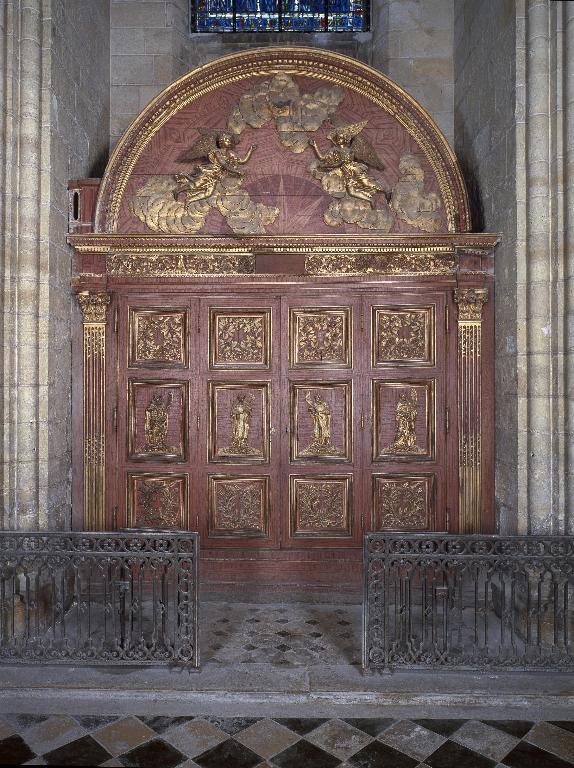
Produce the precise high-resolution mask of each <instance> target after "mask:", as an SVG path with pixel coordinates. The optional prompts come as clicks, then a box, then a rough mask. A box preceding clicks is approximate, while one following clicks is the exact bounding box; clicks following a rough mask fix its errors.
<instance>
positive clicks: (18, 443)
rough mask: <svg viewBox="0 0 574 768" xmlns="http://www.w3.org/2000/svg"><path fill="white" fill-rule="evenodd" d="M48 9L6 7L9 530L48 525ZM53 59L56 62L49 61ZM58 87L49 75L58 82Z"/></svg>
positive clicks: (32, 1) (5, 461) (2, 224)
mask: <svg viewBox="0 0 574 768" xmlns="http://www.w3.org/2000/svg"><path fill="white" fill-rule="evenodd" d="M45 7H46V3H45V2H43V0H26V2H23V1H22V0H13V2H11V1H10V0H8V1H7V2H6V1H5V2H4V3H3V5H2V9H1V13H0V16H1V17H2V22H3V27H2V29H1V30H0V32H1V41H0V46H1V48H2V54H3V55H2V59H1V60H2V61H3V62H6V67H5V70H4V72H3V73H2V74H1V75H0V77H1V78H2V84H1V93H0V96H1V99H2V102H1V104H0V112H3V113H4V118H3V120H2V136H1V144H2V147H3V150H2V155H1V157H0V173H1V178H0V186H1V190H2V208H1V211H0V216H1V218H0V237H1V243H0V245H1V248H2V251H3V254H4V265H3V274H2V278H3V284H2V315H1V317H2V326H1V335H2V344H3V347H2V371H1V376H2V414H1V421H2V435H3V437H2V445H1V450H2V455H1V465H0V466H1V473H2V474H1V478H0V479H1V486H2V507H1V512H2V513H1V515H0V526H1V527H3V528H9V529H17V528H23V529H26V528H38V527H46V526H47V524H48V521H47V517H46V514H47V501H46V499H47V494H48V478H47V474H48V473H47V468H48V432H47V429H46V428H45V426H46V420H47V409H46V407H45V406H46V398H45V394H46V391H47V388H48V367H47V360H46V357H47V354H48V350H47V346H48V345H47V337H46V327H47V320H46V317H47V313H48V308H49V307H48V285H47V283H48V276H47V274H46V272H45V266H46V250H47V228H48V216H47V210H48V205H49V171H48V170H47V169H46V165H45V163H46V159H45V157H44V153H45V151H46V147H47V146H48V148H49V135H46V133H45V132H44V133H43V131H42V125H43V123H44V122H49V120H48V119H47V111H48V112H49V100H47V99H46V81H45V73H46V71H48V72H49V51H48V52H46V49H45V48H44V40H43V34H44V31H45V19H44V11H45ZM47 57H48V60H47ZM48 79H49V76H48Z"/></svg>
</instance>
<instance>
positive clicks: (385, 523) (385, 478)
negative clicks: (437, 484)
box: [373, 474, 434, 531]
mask: <svg viewBox="0 0 574 768" xmlns="http://www.w3.org/2000/svg"><path fill="white" fill-rule="evenodd" d="M433 527H434V475H432V474H421V475H415V474H413V475H406V474H405V475H401V474H388V475H387V474H380V475H373V530H374V531H384V530H398V531H428V530H431V529H432V528H433Z"/></svg>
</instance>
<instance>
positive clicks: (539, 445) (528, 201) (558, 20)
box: [516, 0, 574, 534]
mask: <svg viewBox="0 0 574 768" xmlns="http://www.w3.org/2000/svg"><path fill="white" fill-rule="evenodd" d="M517 10H518V12H519V14H521V13H523V16H520V15H519V16H518V19H517V22H518V26H517V34H521V35H523V46H522V45H519V44H518V43H520V42H521V41H520V40H519V41H517V52H518V58H517V103H518V105H520V106H521V107H522V106H523V109H524V122H523V125H521V124H520V123H519V124H518V126H517V128H518V131H519V133H518V136H519V141H517V154H516V169H517V186H516V189H517V275H516V279H517V327H518V335H517V353H518V354H517V374H518V500H517V511H518V516H517V529H518V531H519V532H520V533H527V532H531V533H556V534H558V533H565V532H567V531H568V530H571V526H572V515H573V512H572V510H573V508H574V496H573V493H574V487H573V486H572V483H571V482H569V481H568V471H570V472H571V471H572V447H571V443H572V435H573V433H572V425H571V424H570V425H568V419H569V418H570V420H571V419H572V392H570V393H568V369H569V367H570V370H571V365H572V356H571V341H570V352H569V350H568V344H569V342H568V333H567V330H566V323H567V321H568V312H569V309H568V306H569V299H568V294H569V291H570V292H571V290H572V289H571V282H569V279H568V276H569V275H572V269H573V268H572V264H573V259H572V256H573V249H572V245H571V242H569V232H568V220H569V219H571V213H569V209H568V204H567V202H568V201H567V198H568V194H566V195H565V189H566V190H567V189H568V188H569V185H571V184H572V181H573V180H574V177H573V176H572V174H571V171H570V168H569V167H568V162H567V156H568V155H571V154H572V150H571V149H568V142H567V140H566V138H567V137H566V136H565V134H564V117H565V115H564V110H565V106H566V105H565V101H566V99H567V98H568V95H569V94H570V93H571V92H572V89H573V88H574V80H573V79H572V76H571V70H572V61H569V58H570V59H571V58H572V56H573V55H574V50H573V49H572V46H571V45H570V46H569V45H568V40H567V26H568V21H569V19H571V18H572V15H573V14H572V11H573V9H572V8H571V7H570V4H569V3H554V2H550V0H526V1H525V2H519V3H518V4H517ZM521 20H522V21H523V23H520V22H521ZM570 26H571V25H570ZM570 34H572V32H570ZM566 108H567V107H566ZM566 118H567V119H566V123H568V120H569V121H570V125H572V120H573V118H574V114H571V115H568V114H567V115H566ZM567 130H569V131H571V130H572V129H571V128H570V129H567ZM570 143H571V142H570ZM570 204H572V200H570ZM570 307H571V301H570ZM570 311H571V310H570ZM570 376H571V374H570ZM570 387H571V384H570ZM568 465H569V466H570V469H568Z"/></svg>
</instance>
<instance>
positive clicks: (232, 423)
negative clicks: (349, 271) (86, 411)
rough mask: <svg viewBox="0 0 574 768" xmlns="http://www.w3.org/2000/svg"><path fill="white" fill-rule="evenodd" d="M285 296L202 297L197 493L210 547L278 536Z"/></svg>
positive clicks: (266, 542)
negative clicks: (282, 307) (281, 327)
mask: <svg viewBox="0 0 574 768" xmlns="http://www.w3.org/2000/svg"><path fill="white" fill-rule="evenodd" d="M279 321H280V318H279V301H278V300H277V299H274V298H272V297H270V298H264V299H262V300H261V299H259V298H257V297H256V296H253V297H252V296H245V295H242V296H237V297H236V298H232V299H228V298H219V297H217V296H213V297H210V298H205V299H201V300H200V306H199V316H198V323H199V326H198V327H199V339H200V346H199V354H198V357H197V359H196V360H195V361H194V364H195V369H196V372H197V380H198V385H199V393H198V395H199V408H198V415H197V435H198V443H199V447H200V451H199V453H198V456H197V493H196V495H195V496H194V499H193V503H192V508H193V509H194V511H195V514H196V517H197V524H198V526H199V531H200V533H201V541H202V546H204V547H210V546H211V547H229V546H235V547H237V546H241V547H265V548H268V547H273V546H278V543H279V519H278V509H279V476H280V469H279V467H280V453H279V401H280V397H279V368H280V357H281V351H280V348H279V347H280V334H279Z"/></svg>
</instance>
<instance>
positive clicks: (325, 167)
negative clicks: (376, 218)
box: [309, 120, 384, 207]
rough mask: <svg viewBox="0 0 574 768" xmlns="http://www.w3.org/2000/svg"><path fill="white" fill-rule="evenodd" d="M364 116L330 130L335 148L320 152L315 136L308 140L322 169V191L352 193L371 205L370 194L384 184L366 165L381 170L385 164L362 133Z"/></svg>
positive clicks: (378, 190) (365, 121)
mask: <svg viewBox="0 0 574 768" xmlns="http://www.w3.org/2000/svg"><path fill="white" fill-rule="evenodd" d="M366 125H367V120H363V121H362V122H360V123H352V124H351V125H345V126H342V127H340V128H335V130H333V131H331V133H329V139H330V140H331V142H332V143H333V144H334V148H333V149H331V150H329V151H328V152H326V153H325V154H324V155H322V154H321V152H320V151H319V148H318V146H317V142H315V141H314V140H310V141H309V145H310V146H311V147H312V149H313V151H314V152H315V155H316V156H317V159H318V160H319V162H318V163H317V164H316V165H315V168H316V170H317V171H318V172H319V173H321V174H322V175H321V184H322V186H323V189H324V190H325V192H328V193H329V194H330V195H332V196H333V197H340V196H342V195H343V194H344V193H345V192H346V193H347V194H348V195H350V196H351V197H357V198H359V200H366V201H367V202H368V203H369V204H370V205H371V207H374V202H373V198H374V196H375V195H376V194H377V192H383V191H384V188H383V187H382V186H381V184H380V183H379V182H378V181H377V180H376V179H375V178H373V177H372V176H369V173H368V171H369V166H371V167H372V168H375V169H376V170H379V171H382V170H383V168H384V166H383V164H382V162H381V160H380V159H379V157H378V155H377V153H376V152H375V150H374V149H373V146H372V145H371V143H370V142H369V141H368V140H367V139H366V138H365V136H363V135H361V132H362V130H363V128H365V126H366Z"/></svg>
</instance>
